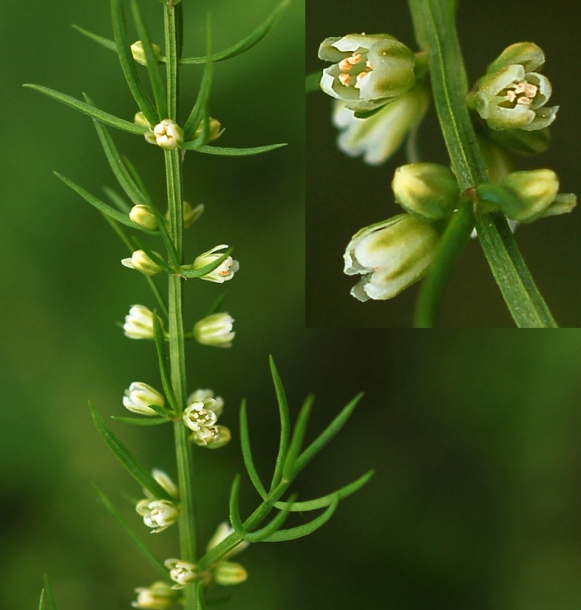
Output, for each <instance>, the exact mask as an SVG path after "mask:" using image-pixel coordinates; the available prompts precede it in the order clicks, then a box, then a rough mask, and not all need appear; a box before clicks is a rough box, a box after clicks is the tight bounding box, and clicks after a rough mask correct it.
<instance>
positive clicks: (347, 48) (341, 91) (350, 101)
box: [319, 34, 416, 112]
mask: <svg viewBox="0 0 581 610" xmlns="http://www.w3.org/2000/svg"><path fill="white" fill-rule="evenodd" d="M319 58H320V59H323V60H325V61H330V62H333V65H332V66H331V67H330V68H326V69H325V70H323V77H322V78H321V89H322V90H323V91H324V92H325V93H327V94H328V95H330V96H332V97H334V98H337V99H339V100H342V101H343V102H345V104H346V106H347V108H349V109H350V110H356V111H358V112H370V111H372V110H375V109H377V108H379V107H381V106H383V105H385V104H387V103H388V102H390V101H393V100H394V99H395V98H397V97H399V96H400V95H403V94H404V93H406V92H407V91H408V90H409V89H411V88H412V87H413V85H414V82H415V74H414V67H415V63H416V60H415V56H414V54H413V53H412V51H410V49H408V47H406V46H405V45H404V44H402V43H401V42H399V41H398V40H396V39H395V38H394V37H393V36H389V35H388V34H372V35H366V34H348V35H347V36H343V37H342V38H341V37H333V38H327V39H326V40H324V41H323V42H322V43H321V46H320V47H319Z"/></svg>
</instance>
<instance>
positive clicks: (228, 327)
mask: <svg viewBox="0 0 581 610" xmlns="http://www.w3.org/2000/svg"><path fill="white" fill-rule="evenodd" d="M233 325H234V318H233V317H232V316H231V315H229V314H227V313H225V312H220V313H214V314H212V315H210V316H207V317H205V318H203V319H202V320H200V321H199V322H196V324H195V325H194V338H195V339H196V341H197V342H198V343H201V344H202V345H213V346H214V347H232V340H233V339H234V335H235V333H234V332H233V331H232V328H233Z"/></svg>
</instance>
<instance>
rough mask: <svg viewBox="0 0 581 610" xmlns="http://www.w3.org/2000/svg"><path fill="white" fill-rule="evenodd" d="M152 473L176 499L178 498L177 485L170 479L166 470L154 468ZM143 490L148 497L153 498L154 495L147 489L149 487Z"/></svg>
mask: <svg viewBox="0 0 581 610" xmlns="http://www.w3.org/2000/svg"><path fill="white" fill-rule="evenodd" d="M151 474H152V476H153V478H154V479H155V480H156V481H157V482H158V483H159V484H160V485H161V486H162V487H163V488H164V489H165V490H166V491H167V493H168V494H169V495H170V496H171V497H172V498H175V499H176V500H177V499H178V497H179V494H178V488H177V485H176V484H175V483H174V482H173V481H172V480H171V479H170V477H169V475H168V474H167V473H166V472H164V471H163V470H160V469H159V468H154V469H153V470H152V471H151ZM143 491H144V493H145V495H146V496H147V497H148V498H150V499H153V496H152V495H151V493H150V492H149V491H147V489H144V490H143Z"/></svg>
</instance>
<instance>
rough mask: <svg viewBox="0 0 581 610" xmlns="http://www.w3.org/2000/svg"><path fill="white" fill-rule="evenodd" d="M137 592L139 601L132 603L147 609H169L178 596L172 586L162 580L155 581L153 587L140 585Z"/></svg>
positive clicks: (134, 605)
mask: <svg viewBox="0 0 581 610" xmlns="http://www.w3.org/2000/svg"><path fill="white" fill-rule="evenodd" d="M135 592H136V593H137V601H134V602H131V605H132V606H133V607H134V608H145V609H147V610H167V608H171V607H172V606H173V604H174V602H175V597H176V593H174V591H172V589H171V587H170V586H169V585H168V584H167V583H165V582H163V581H161V580H158V581H157V582H154V583H153V584H152V585H151V587H138V588H137V589H135Z"/></svg>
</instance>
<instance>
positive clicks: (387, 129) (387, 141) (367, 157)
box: [333, 84, 430, 165]
mask: <svg viewBox="0 0 581 610" xmlns="http://www.w3.org/2000/svg"><path fill="white" fill-rule="evenodd" d="M429 102H430V96H429V94H428V92H427V91H426V89H425V88H424V87H423V86H421V85H419V84H417V85H415V86H414V87H413V88H412V89H410V90H409V91H408V92H407V93H405V94H403V95H401V96H400V97H398V98H396V99H395V100H393V101H392V102H391V103H389V104H386V105H385V106H384V107H383V108H380V109H379V110H378V111H377V112H375V113H374V114H372V115H371V116H368V117H366V118H364V119H363V118H357V117H356V116H355V113H354V111H353V110H349V108H347V106H346V105H345V103H344V102H340V101H337V102H336V103H335V109H334V112H333V123H334V124H335V126H336V127H337V128H338V129H339V130H340V131H341V132H342V133H340V134H339V137H338V138H337V146H338V147H339V149H340V150H342V151H343V152H344V153H345V154H346V155H348V156H350V157H358V156H359V155H363V161H364V162H365V163H367V164H368V165H380V164H381V163H384V162H385V161H387V159H389V157H391V155H392V154H394V153H395V152H396V150H397V149H398V148H399V147H400V146H401V145H402V143H403V141H404V140H405V138H406V136H407V135H408V133H409V132H410V130H411V129H412V128H413V127H414V126H416V125H417V124H418V123H419V122H420V121H421V120H422V118H423V117H424V115H425V113H426V111H427V109H428V106H429Z"/></svg>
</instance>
